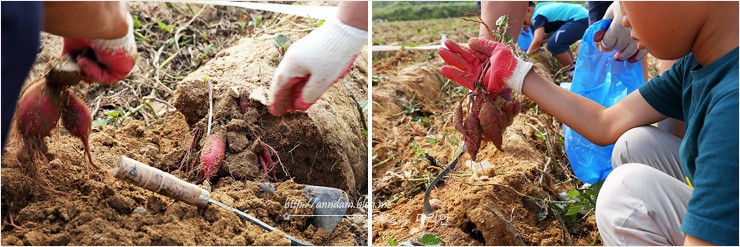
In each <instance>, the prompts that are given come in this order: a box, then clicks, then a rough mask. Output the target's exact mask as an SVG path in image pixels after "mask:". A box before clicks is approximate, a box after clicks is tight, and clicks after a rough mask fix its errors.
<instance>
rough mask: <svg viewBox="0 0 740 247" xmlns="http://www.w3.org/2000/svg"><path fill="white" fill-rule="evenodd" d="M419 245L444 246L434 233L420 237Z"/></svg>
mask: <svg viewBox="0 0 740 247" xmlns="http://www.w3.org/2000/svg"><path fill="white" fill-rule="evenodd" d="M419 243H420V244H423V245H426V246H439V245H442V244H444V243H443V242H442V240H440V239H439V237H437V235H434V233H424V235H421V237H419Z"/></svg>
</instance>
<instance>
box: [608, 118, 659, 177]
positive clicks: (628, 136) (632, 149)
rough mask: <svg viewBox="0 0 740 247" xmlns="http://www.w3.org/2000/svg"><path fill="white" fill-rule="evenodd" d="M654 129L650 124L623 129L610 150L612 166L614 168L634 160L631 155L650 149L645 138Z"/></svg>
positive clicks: (637, 154) (635, 155)
mask: <svg viewBox="0 0 740 247" xmlns="http://www.w3.org/2000/svg"><path fill="white" fill-rule="evenodd" d="M652 129H654V128H653V127H650V126H641V127H636V128H632V129H629V130H627V131H625V132H624V133H623V134H622V135H621V136H620V137H619V139H617V142H616V143H614V149H613V150H612V167H614V168H616V167H618V166H620V165H622V164H624V163H630V162H635V161H634V160H632V157H638V156H640V154H639V153H641V152H646V151H647V150H651V142H646V139H648V138H646V137H647V136H648V135H650V132H651V131H652Z"/></svg>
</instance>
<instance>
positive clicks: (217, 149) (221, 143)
mask: <svg viewBox="0 0 740 247" xmlns="http://www.w3.org/2000/svg"><path fill="white" fill-rule="evenodd" d="M225 152H226V140H225V139H224V137H223V135H221V134H213V135H210V136H208V137H207V138H206V140H205V142H204V143H203V148H202V149H201V150H200V171H199V173H198V174H199V176H200V180H201V181H203V180H210V179H211V177H213V175H215V174H216V172H218V169H219V168H221V165H222V164H223V162H224V154H225Z"/></svg>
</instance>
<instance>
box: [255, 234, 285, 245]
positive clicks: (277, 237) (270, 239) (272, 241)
mask: <svg viewBox="0 0 740 247" xmlns="http://www.w3.org/2000/svg"><path fill="white" fill-rule="evenodd" d="M254 245H261V246H286V245H290V240H289V239H287V238H286V237H285V236H283V234H282V233H280V232H267V233H262V234H260V235H258V236H257V239H255V240H254Z"/></svg>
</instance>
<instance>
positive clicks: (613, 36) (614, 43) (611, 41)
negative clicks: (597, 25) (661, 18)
mask: <svg viewBox="0 0 740 247" xmlns="http://www.w3.org/2000/svg"><path fill="white" fill-rule="evenodd" d="M622 17H623V15H622V11H621V10H620V9H619V1H614V3H612V5H610V6H609V8H608V9H607V10H606V13H605V14H604V19H613V20H612V23H611V24H610V25H609V26H608V28H607V29H605V30H599V31H597V32H596V34H594V41H596V42H601V44H602V45H603V46H604V47H605V48H610V49H615V50H617V53H615V54H614V59H615V60H617V61H625V60H627V61H628V62H630V63H634V62H637V61H640V59H642V58H643V57H644V56H645V55H646V54H647V53H648V51H647V49H638V48H637V41H636V40H633V39H632V36H631V35H630V32H631V31H632V29H631V28H629V27H625V26H622Z"/></svg>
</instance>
